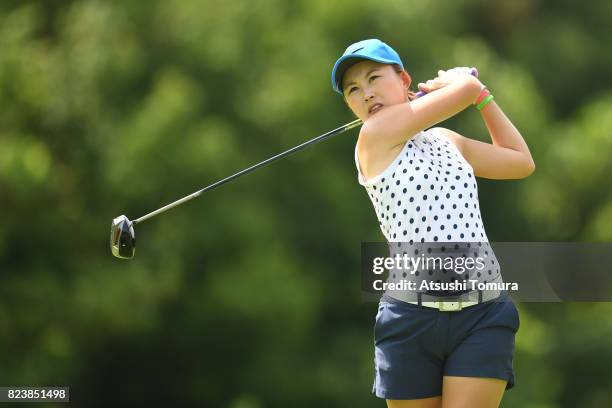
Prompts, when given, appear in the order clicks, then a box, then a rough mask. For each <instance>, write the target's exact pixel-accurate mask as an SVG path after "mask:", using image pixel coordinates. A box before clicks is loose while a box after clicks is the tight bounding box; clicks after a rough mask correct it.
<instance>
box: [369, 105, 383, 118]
mask: <svg viewBox="0 0 612 408" xmlns="http://www.w3.org/2000/svg"><path fill="white" fill-rule="evenodd" d="M382 107H383V105H382V104H380V103H376V104H374V105H372V106H371V107H370V109H368V113H369V114H370V115H372V114H374V113H376V112H378V111H379V110H381V109H382Z"/></svg>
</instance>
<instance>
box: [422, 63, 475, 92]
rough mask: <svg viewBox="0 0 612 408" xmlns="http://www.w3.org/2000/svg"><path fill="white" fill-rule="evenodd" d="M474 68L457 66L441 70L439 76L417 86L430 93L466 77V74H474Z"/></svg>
mask: <svg viewBox="0 0 612 408" xmlns="http://www.w3.org/2000/svg"><path fill="white" fill-rule="evenodd" d="M472 71H473V68H471V67H456V68H451V69H449V70H446V71H444V70H439V71H438V76H437V77H436V78H434V79H430V80H429V81H427V82H425V83H423V82H421V83H419V84H418V85H417V86H418V88H419V90H421V91H423V92H425V93H429V92H431V91H435V90H436V89H440V88H444V87H445V86H447V85H449V84H451V83H453V82H454V81H456V80H458V79H460V78H464V77H465V75H472Z"/></svg>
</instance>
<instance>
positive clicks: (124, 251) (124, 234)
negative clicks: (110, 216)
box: [110, 215, 136, 259]
mask: <svg viewBox="0 0 612 408" xmlns="http://www.w3.org/2000/svg"><path fill="white" fill-rule="evenodd" d="M110 247H111V252H112V253H113V255H115V256H116V257H117V258H123V259H132V258H133V257H134V252H135V251H136V235H135V234H134V223H133V222H132V221H130V220H129V219H128V217H126V216H125V215H120V216H119V217H117V218H115V219H114V220H113V222H112V223H111V233H110Z"/></svg>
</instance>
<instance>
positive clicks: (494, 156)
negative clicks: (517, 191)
mask: <svg viewBox="0 0 612 408" xmlns="http://www.w3.org/2000/svg"><path fill="white" fill-rule="evenodd" d="M480 113H481V115H482V118H483V120H484V122H485V124H486V126H487V129H488V130H489V134H490V135H491V140H492V142H493V143H492V144H489V143H484V142H481V141H478V140H473V139H469V138H467V137H464V136H462V135H460V134H459V133H457V132H453V131H452V130H449V129H444V128H437V129H438V130H440V131H442V132H443V133H444V135H445V136H446V137H447V138H448V139H449V140H451V141H452V142H453V143H454V144H455V146H457V148H458V149H459V151H460V152H461V154H462V155H463V157H465V159H466V160H467V161H468V162H469V163H470V165H471V166H472V168H473V169H474V175H475V176H477V177H484V178H489V179H520V178H524V177H527V176H529V175H530V174H531V173H533V172H534V170H535V163H534V161H533V158H532V157H531V153H530V152H529V148H528V147H527V143H525V140H524V139H523V136H522V135H521V134H520V132H519V131H518V130H517V129H516V127H515V126H514V124H512V122H511V121H510V119H508V117H507V116H506V115H505V114H504V112H503V111H502V110H501V108H500V107H499V106H498V105H497V104H496V103H495V101H491V102H489V103H488V104H487V105H486V106H485V107H484V108H483V109H482V110H481V111H480Z"/></svg>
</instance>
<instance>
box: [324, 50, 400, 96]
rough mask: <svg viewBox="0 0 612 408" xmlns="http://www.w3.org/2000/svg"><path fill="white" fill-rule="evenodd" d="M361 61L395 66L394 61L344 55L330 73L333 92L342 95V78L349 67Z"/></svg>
mask: <svg viewBox="0 0 612 408" xmlns="http://www.w3.org/2000/svg"><path fill="white" fill-rule="evenodd" d="M363 60H370V61H374V62H380V63H381V64H397V62H396V61H392V60H387V59H383V58H372V57H365V56H363V55H345V56H343V57H341V58H339V59H338V61H336V64H335V65H334V69H333V71H332V87H333V88H334V91H336V92H338V93H339V94H340V95H342V78H343V77H344V74H345V73H346V71H348V69H349V68H350V67H352V66H353V65H355V64H356V63H358V62H360V61H363Z"/></svg>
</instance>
